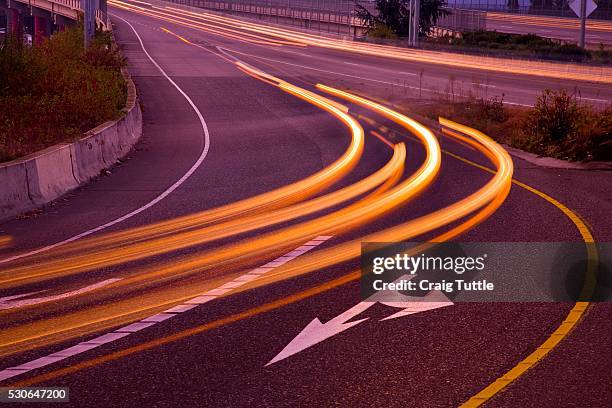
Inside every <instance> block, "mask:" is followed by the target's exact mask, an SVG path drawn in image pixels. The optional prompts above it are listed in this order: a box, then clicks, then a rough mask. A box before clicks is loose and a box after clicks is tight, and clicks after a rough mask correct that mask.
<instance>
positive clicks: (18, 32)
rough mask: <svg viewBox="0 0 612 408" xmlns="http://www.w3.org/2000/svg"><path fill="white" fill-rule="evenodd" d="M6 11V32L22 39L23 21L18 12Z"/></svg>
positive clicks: (11, 9) (10, 9)
mask: <svg viewBox="0 0 612 408" xmlns="http://www.w3.org/2000/svg"><path fill="white" fill-rule="evenodd" d="M6 11H7V15H6V17H7V32H8V33H9V34H11V35H13V36H15V37H17V38H22V37H23V20H22V18H21V13H19V10H16V9H13V8H9V9H7V10H6Z"/></svg>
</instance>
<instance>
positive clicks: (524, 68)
mask: <svg viewBox="0 0 612 408" xmlns="http://www.w3.org/2000/svg"><path fill="white" fill-rule="evenodd" d="M154 7H155V6H154ZM155 8H157V9H160V10H162V9H163V10H164V11H165V12H167V13H170V12H172V13H174V14H175V15H177V14H179V15H182V16H190V17H192V18H196V19H200V20H205V21H209V22H214V23H217V24H220V25H223V26H226V27H234V28H240V29H243V30H246V31H249V32H252V33H257V34H265V35H268V36H271V37H276V38H280V39H285V40H289V41H295V42H298V43H303V44H307V45H311V46H317V47H322V48H329V49H335V50H339V51H346V52H353V53H359V54H365V55H372V56H376V57H381V56H382V57H388V58H394V59H400V60H407V61H414V62H419V63H423V62H427V63H431V64H442V65H447V66H451V67H462V68H469V69H478V70H488V71H496V72H505V73H512V74H521V75H535V76H540V77H548V78H558V79H574V80H580V81H591V82H603V83H612V69H610V68H608V67H601V68H589V67H581V66H579V65H572V64H559V63H553V62H542V61H520V60H509V59H503V58H494V57H483V56H478V57H476V56H470V55H461V54H453V53H449V52H437V51H426V50H411V49H405V48H401V47H393V46H388V45H376V44H367V43H355V42H352V41H342V40H337V39H333V38H328V37H323V36H317V35H314V34H305V33H301V32H298V31H292V30H289V29H282V28H279V27H273V28H272V27H269V26H265V25H263V24H258V23H251V22H247V21H242V20H238V19H234V18H230V17H225V16H219V15H215V14H212V13H206V12H199V13H195V12H191V11H187V10H183V9H180V8H176V7H163V8H160V7H155Z"/></svg>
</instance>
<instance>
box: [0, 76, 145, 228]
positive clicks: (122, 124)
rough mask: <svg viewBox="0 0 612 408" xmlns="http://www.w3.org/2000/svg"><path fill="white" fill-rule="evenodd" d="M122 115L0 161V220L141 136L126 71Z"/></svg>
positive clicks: (86, 177)
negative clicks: (70, 139) (70, 137)
mask: <svg viewBox="0 0 612 408" xmlns="http://www.w3.org/2000/svg"><path fill="white" fill-rule="evenodd" d="M123 74H124V77H125V78H126V81H127V85H128V98H127V102H126V107H125V108H124V109H123V113H124V115H123V116H122V117H121V118H120V119H118V120H116V121H110V122H106V123H104V124H102V125H100V126H98V127H96V128H94V129H92V130H90V131H89V132H87V133H86V134H85V135H84V137H83V138H81V139H79V140H77V141H76V142H73V143H60V144H57V145H55V146H51V147H49V148H47V149H44V150H41V151H39V152H36V153H33V154H31V155H28V156H26V157H22V158H20V159H17V160H13V161H11V162H7V163H2V164H0V185H1V186H2V188H0V221H2V220H6V219H8V218H11V217H14V216H15V215H18V214H20V213H23V212H25V211H28V210H31V209H33V208H36V207H38V206H41V205H44V204H46V203H49V202H50V201H53V200H55V199H57V198H59V197H61V196H62V195H64V194H66V193H67V192H69V191H70V190H73V189H75V188H76V187H78V186H79V185H82V184H84V183H87V182H89V181H90V180H92V179H93V178H95V177H96V176H97V175H99V174H100V171H102V170H103V169H106V168H108V167H111V166H112V165H114V164H115V163H116V162H117V160H119V159H121V158H122V157H124V156H125V155H126V154H127V153H128V152H129V151H130V150H131V149H132V148H133V146H134V144H135V143H136V142H137V141H138V139H140V136H141V135H142V112H141V111H140V105H139V104H138V98H137V96H136V87H135V86H134V83H133V82H132V80H131V78H130V77H129V74H128V73H127V71H125V70H124V71H123Z"/></svg>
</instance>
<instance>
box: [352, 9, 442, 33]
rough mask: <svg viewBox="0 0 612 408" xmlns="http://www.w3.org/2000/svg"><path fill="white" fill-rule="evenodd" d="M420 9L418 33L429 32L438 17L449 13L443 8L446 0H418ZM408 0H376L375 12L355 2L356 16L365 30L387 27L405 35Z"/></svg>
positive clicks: (408, 18) (407, 21) (408, 22)
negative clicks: (362, 23)
mask: <svg viewBox="0 0 612 408" xmlns="http://www.w3.org/2000/svg"><path fill="white" fill-rule="evenodd" d="M420 2H421V11H420V14H419V34H420V35H422V36H425V35H427V34H429V32H430V31H431V29H432V27H434V26H435V25H436V23H437V22H438V19H439V18H440V17H442V16H446V15H448V14H450V11H448V10H446V9H444V8H443V7H444V6H446V0H420ZM409 4H410V2H409V0H376V11H377V13H376V14H373V13H371V12H370V10H368V9H367V8H365V7H363V6H362V5H360V4H356V5H355V6H356V12H357V17H359V18H360V19H361V20H362V21H363V22H364V25H365V27H366V32H371V31H372V30H380V29H381V28H387V29H390V30H391V31H393V32H394V33H395V34H396V35H398V36H400V37H407V36H408V32H409V31H410V9H409Z"/></svg>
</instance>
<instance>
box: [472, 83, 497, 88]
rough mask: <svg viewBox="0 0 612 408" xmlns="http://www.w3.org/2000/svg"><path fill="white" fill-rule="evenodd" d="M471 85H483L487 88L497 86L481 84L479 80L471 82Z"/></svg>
mask: <svg viewBox="0 0 612 408" xmlns="http://www.w3.org/2000/svg"><path fill="white" fill-rule="evenodd" d="M472 85H474V86H484V87H487V88H497V87H496V86H495V85H491V84H482V83H479V82H472Z"/></svg>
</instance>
